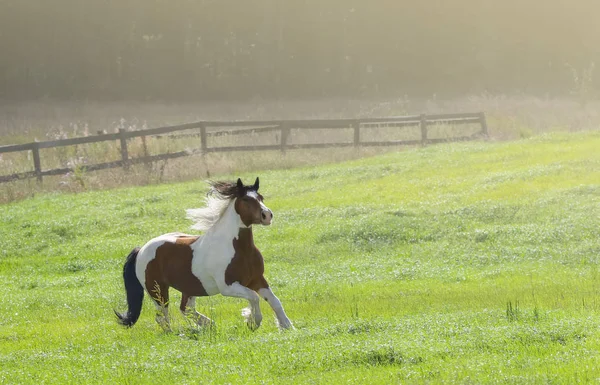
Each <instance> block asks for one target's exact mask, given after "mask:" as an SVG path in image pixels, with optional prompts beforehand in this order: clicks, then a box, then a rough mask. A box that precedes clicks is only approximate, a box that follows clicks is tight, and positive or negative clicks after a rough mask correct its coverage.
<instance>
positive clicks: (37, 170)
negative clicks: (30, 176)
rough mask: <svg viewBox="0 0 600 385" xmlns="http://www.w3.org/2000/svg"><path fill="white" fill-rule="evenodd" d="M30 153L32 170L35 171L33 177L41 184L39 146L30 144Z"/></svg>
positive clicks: (36, 143) (35, 143)
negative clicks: (31, 155)
mask: <svg viewBox="0 0 600 385" xmlns="http://www.w3.org/2000/svg"><path fill="white" fill-rule="evenodd" d="M31 153H32V154H33V168H34V169H35V177H36V178H37V181H38V182H39V183H42V178H43V176H42V162H41V161H40V144H39V143H38V142H33V143H32V144H31Z"/></svg>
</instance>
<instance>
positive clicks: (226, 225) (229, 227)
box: [206, 201, 253, 242]
mask: <svg viewBox="0 0 600 385" xmlns="http://www.w3.org/2000/svg"><path fill="white" fill-rule="evenodd" d="M234 202H235V201H231V203H230V204H229V206H228V207H227V209H225V212H224V213H223V216H222V217H221V219H219V220H218V221H217V223H215V225H214V226H213V227H212V228H211V229H210V231H209V232H207V234H206V235H209V234H210V235H213V236H225V237H227V238H229V237H230V236H231V237H232V238H237V237H238V236H239V234H240V233H241V232H242V230H246V231H248V230H249V232H250V241H251V242H253V239H252V227H246V225H244V222H242V219H241V218H240V216H239V214H238V213H237V212H236V211H235V204H234Z"/></svg>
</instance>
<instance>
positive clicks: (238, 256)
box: [225, 228, 269, 291]
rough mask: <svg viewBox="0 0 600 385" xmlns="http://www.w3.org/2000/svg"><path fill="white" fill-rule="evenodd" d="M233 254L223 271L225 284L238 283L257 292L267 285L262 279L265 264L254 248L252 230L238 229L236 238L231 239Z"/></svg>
mask: <svg viewBox="0 0 600 385" xmlns="http://www.w3.org/2000/svg"><path fill="white" fill-rule="evenodd" d="M233 248H234V250H235V254H234V255H233V259H232V260H231V262H230V263H229V266H227V269H226V270H225V283H226V284H228V285H231V284H232V283H234V282H239V283H240V284H241V285H242V286H245V287H247V288H249V289H252V290H254V291H257V290H258V289H262V288H267V287H269V284H268V283H267V281H266V280H265V278H264V277H263V274H264V272H265V264H264V260H263V257H262V254H261V253H260V251H259V250H258V249H257V248H256V246H254V236H253V235H252V229H251V228H248V229H244V228H240V230H239V233H238V238H237V239H236V238H234V239H233Z"/></svg>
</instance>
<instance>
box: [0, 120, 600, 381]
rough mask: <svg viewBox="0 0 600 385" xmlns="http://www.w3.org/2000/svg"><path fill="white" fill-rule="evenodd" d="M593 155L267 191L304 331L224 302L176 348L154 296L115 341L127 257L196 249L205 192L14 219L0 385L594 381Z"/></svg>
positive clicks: (178, 326)
mask: <svg viewBox="0 0 600 385" xmlns="http://www.w3.org/2000/svg"><path fill="white" fill-rule="evenodd" d="M599 148H600V133H599V132H597V131H595V132H588V133H574V134H566V133H558V134H557V133H555V134H550V135H541V136H534V137H532V138H529V139H523V140H519V141H512V142H503V143H484V142H472V143H460V144H447V145H438V146H430V147H426V148H417V149H412V150H407V151H403V152H394V153H388V154H384V155H380V156H376V157H369V158H365V159H360V160H354V161H350V162H345V163H339V164H332V165H324V166H316V167H306V168H299V169H292V170H279V171H278V170H272V171H265V172H261V173H258V175H260V177H261V186H262V187H261V190H263V193H264V195H265V198H266V203H267V205H268V206H269V207H270V208H271V209H272V210H273V211H274V213H275V223H274V225H273V226H271V227H269V228H257V229H256V230H255V241H256V244H257V245H258V247H259V248H261V251H262V252H263V255H264V256H265V260H266V262H265V263H266V277H267V279H269V281H270V283H271V286H272V287H273V289H274V291H275V293H276V294H277V295H278V296H279V298H280V299H281V301H282V303H283V305H284V307H285V308H286V311H287V313H288V316H289V317H290V318H291V319H292V321H293V322H294V324H295V326H296V330H295V331H292V332H279V331H278V330H277V329H276V327H275V324H274V321H273V316H272V312H271V310H270V309H269V308H268V306H266V304H265V303H264V302H263V303H262V308H263V310H264V315H265V320H264V321H263V326H261V328H260V329H259V330H258V331H256V332H250V331H248V330H247V329H246V327H245V326H244V324H243V321H242V317H241V315H240V309H241V308H242V307H244V306H246V304H245V303H244V301H241V300H237V299H231V298H224V297H221V296H217V297H211V298H205V299H200V300H199V301H198V304H197V308H198V310H199V311H200V312H202V313H204V314H206V315H208V316H209V317H211V318H213V319H214V320H215V321H216V327H215V328H209V329H197V328H194V327H192V326H191V325H190V324H189V323H188V322H187V320H186V319H184V318H183V317H181V316H180V315H179V314H178V312H177V311H175V309H174V308H173V309H172V311H171V314H172V316H173V328H174V332H173V333H170V334H166V333H164V332H163V331H162V330H161V329H160V328H159V327H158V325H157V324H156V323H155V322H154V310H153V306H152V305H151V304H150V302H149V301H148V299H147V298H146V301H145V305H144V309H143V312H142V316H141V318H140V321H139V322H138V323H137V324H136V325H135V326H134V327H133V328H132V329H124V328H122V327H119V326H118V325H117V323H116V321H115V317H114V314H113V308H117V309H119V310H123V309H124V308H125V296H124V290H123V286H122V285H123V283H122V279H121V268H122V263H123V262H124V257H125V255H126V254H127V253H128V252H129V251H130V250H131V249H132V248H133V247H134V246H136V245H140V244H142V243H143V242H145V241H146V240H148V239H150V238H151V237H153V236H155V235H158V234H161V233H165V232H171V231H186V229H187V228H188V226H189V225H190V223H189V222H187V221H186V220H185V219H184V209H186V208H191V207H198V206H200V205H201V204H202V197H203V193H204V192H205V191H206V185H205V184H204V183H203V182H202V181H195V182H187V183H178V184H166V185H157V186H146V187H135V188H134V187H132V188H126V189H117V190H110V191H92V192H84V193H80V194H74V195H69V194H45V195H40V196H36V197H35V198H31V199H27V200H23V201H20V202H15V203H10V204H5V205H2V206H0V216H1V218H2V221H1V222H0V282H2V283H3V292H2V299H1V300H0V383H7V384H27V383H35V384H42V383H60V384H71V383H72V384H107V383H115V384H148V383H161V384H166V383H177V384H192V383H217V384H219V383H249V384H256V383H276V384H280V383H284V382H287V383H294V384H296V383H319V384H321V383H357V384H390V383H553V384H561V383H564V384H573V383H598V382H600V329H599V328H600V276H599V270H598V264H599V262H600V226H599V225H600V218H599V215H600V206H599V205H600V151H598V149H599ZM256 174H257V173H252V174H244V175H242V177H243V178H245V179H246V180H250V178H253V177H255V176H256ZM236 176H237V175H236ZM232 177H233V176H230V177H229V178H232ZM174 293H176V292H173V294H174ZM172 297H175V298H172V301H173V302H174V303H176V301H178V299H177V298H178V297H177V296H175V295H172Z"/></svg>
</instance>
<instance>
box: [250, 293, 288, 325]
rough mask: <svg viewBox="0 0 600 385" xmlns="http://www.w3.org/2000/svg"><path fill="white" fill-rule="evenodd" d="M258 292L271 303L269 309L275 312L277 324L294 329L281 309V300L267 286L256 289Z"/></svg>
mask: <svg viewBox="0 0 600 385" xmlns="http://www.w3.org/2000/svg"><path fill="white" fill-rule="evenodd" d="M258 294H259V295H260V296H261V297H263V298H264V299H265V301H267V302H268V303H269V305H271V309H273V311H274V312H275V316H276V317H277V326H278V327H279V328H280V329H294V325H292V321H290V319H289V318H288V317H287V315H286V314H285V311H284V310H283V306H282V305H281V301H279V298H277V296H276V295H275V294H273V291H272V290H271V289H269V288H263V289H258Z"/></svg>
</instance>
